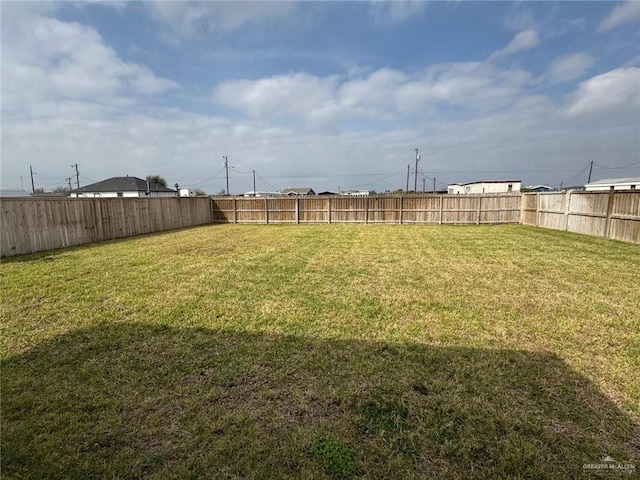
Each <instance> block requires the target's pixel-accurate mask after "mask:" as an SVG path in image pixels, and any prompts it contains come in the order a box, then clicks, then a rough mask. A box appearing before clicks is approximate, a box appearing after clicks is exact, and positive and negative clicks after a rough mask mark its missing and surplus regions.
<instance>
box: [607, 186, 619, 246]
mask: <svg viewBox="0 0 640 480" xmlns="http://www.w3.org/2000/svg"><path fill="white" fill-rule="evenodd" d="M615 196H616V191H615V190H614V189H611V190H609V199H608V202H607V217H606V219H605V223H604V236H605V238H610V234H611V231H610V230H611V215H612V213H613V205H614V201H615Z"/></svg>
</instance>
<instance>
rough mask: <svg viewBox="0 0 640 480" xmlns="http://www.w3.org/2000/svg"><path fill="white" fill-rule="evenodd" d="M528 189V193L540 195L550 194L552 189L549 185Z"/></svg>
mask: <svg viewBox="0 0 640 480" xmlns="http://www.w3.org/2000/svg"><path fill="white" fill-rule="evenodd" d="M526 188H527V191H528V192H531V193H540V192H550V191H551V187H550V186H549V185H529V186H528V187H526Z"/></svg>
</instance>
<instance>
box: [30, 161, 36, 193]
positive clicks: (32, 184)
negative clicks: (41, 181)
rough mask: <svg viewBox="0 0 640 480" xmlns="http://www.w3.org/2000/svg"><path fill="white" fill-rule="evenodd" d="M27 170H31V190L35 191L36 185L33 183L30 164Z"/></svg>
mask: <svg viewBox="0 0 640 480" xmlns="http://www.w3.org/2000/svg"><path fill="white" fill-rule="evenodd" d="M29 171H30V172H31V191H32V192H33V193H36V186H35V184H34V183H33V167H32V166H31V165H29Z"/></svg>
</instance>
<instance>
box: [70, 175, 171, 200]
mask: <svg viewBox="0 0 640 480" xmlns="http://www.w3.org/2000/svg"><path fill="white" fill-rule="evenodd" d="M70 196H71V197H75V198H96V197H98V198H113V197H129V198H133V197H154V198H155V197H175V196H177V192H176V191H175V190H172V189H170V188H167V187H163V186H162V185H158V184H157V183H153V182H147V181H146V180H143V179H142V178H138V177H129V176H127V177H113V178H109V179H107V180H103V181H101V182H97V183H92V184H91V185H87V186H86V187H81V188H76V189H75V190H71V193H70Z"/></svg>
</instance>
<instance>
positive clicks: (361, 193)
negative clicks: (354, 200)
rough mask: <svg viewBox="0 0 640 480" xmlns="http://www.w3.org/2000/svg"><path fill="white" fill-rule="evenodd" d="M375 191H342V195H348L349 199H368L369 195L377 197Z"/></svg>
mask: <svg viewBox="0 0 640 480" xmlns="http://www.w3.org/2000/svg"><path fill="white" fill-rule="evenodd" d="M375 194H376V192H374V191H373V190H342V191H341V192H340V195H346V196H348V197H368V196H369V195H375Z"/></svg>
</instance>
